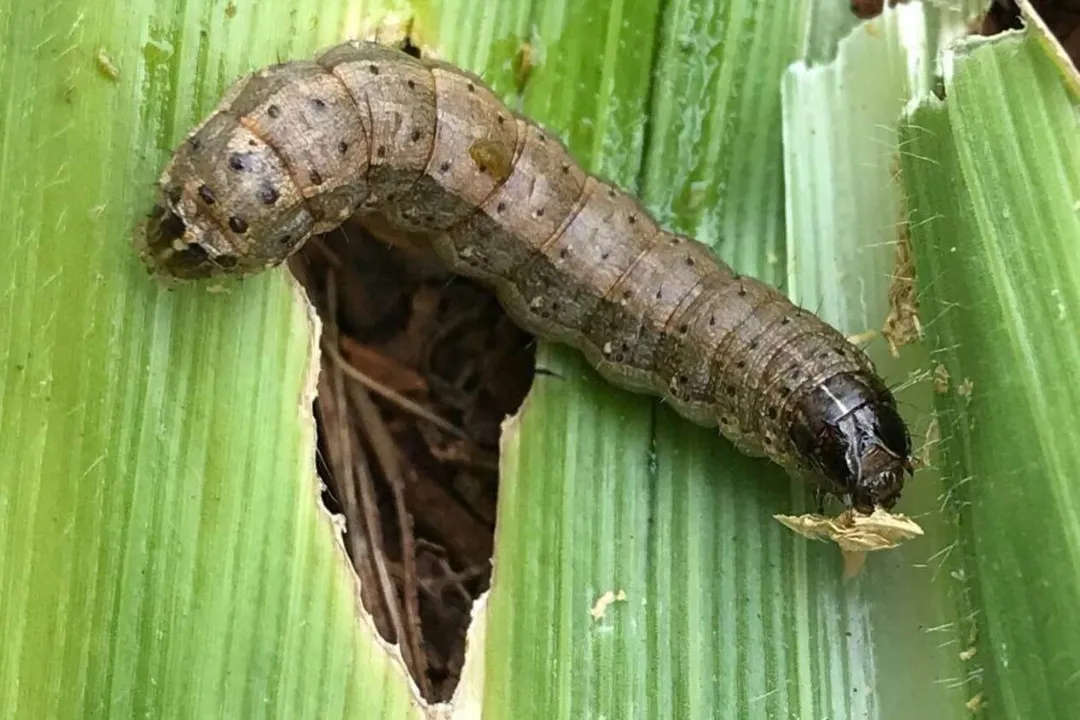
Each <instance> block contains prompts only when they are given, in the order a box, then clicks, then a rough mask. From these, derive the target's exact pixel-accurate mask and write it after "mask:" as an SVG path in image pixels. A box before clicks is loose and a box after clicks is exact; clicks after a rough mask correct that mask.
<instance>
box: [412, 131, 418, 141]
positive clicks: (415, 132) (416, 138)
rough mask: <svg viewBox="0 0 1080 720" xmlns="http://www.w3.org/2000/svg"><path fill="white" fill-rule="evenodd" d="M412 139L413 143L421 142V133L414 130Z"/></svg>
mask: <svg viewBox="0 0 1080 720" xmlns="http://www.w3.org/2000/svg"><path fill="white" fill-rule="evenodd" d="M410 137H411V138H412V141H413V142H417V141H419V140H420V131H419V130H413V131H412V135H411V136H410Z"/></svg>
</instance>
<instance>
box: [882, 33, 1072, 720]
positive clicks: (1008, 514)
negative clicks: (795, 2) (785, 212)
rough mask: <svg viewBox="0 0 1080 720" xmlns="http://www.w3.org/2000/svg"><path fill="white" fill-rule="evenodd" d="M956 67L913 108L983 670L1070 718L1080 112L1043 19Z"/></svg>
mask: <svg viewBox="0 0 1080 720" xmlns="http://www.w3.org/2000/svg"><path fill="white" fill-rule="evenodd" d="M946 60H947V62H946V63H945V67H946V69H947V73H946V76H945V99H944V101H942V100H939V99H938V98H935V97H930V98H927V99H924V100H922V101H921V102H919V103H917V104H915V105H913V106H912V108H911V110H910V112H909V113H908V116H907V118H906V122H905V123H904V125H903V127H902V133H901V145H902V147H903V169H904V179H905V187H906V189H907V193H908V201H909V205H910V209H911V223H910V226H911V237H912V244H913V247H914V251H915V257H916V259H917V271H918V278H919V294H920V299H921V304H922V308H923V310H922V314H923V317H924V320H925V327H926V332H927V342H928V344H929V345H930V347H931V350H932V353H933V355H932V356H933V361H934V363H935V370H936V375H937V377H938V385H939V392H938V393H937V394H936V395H935V402H934V406H935V408H936V411H937V419H938V422H939V424H940V436H941V442H940V464H941V468H942V473H943V475H944V476H945V478H946V487H947V499H948V503H947V505H948V508H949V511H950V513H952V514H954V515H955V516H956V517H957V518H958V527H959V536H958V542H957V544H956V546H955V548H954V551H955V552H954V554H955V555H958V556H959V557H960V561H961V563H962V567H963V570H964V572H963V575H962V576H960V578H959V579H961V580H962V581H963V583H964V584H965V586H966V595H967V597H968V599H969V602H970V604H971V606H972V609H973V610H974V611H975V612H974V619H975V630H976V633H975V634H974V635H973V636H972V640H971V643H972V645H971V652H972V653H973V654H974V660H973V663H974V666H975V667H974V669H973V672H977V673H979V674H980V675H982V676H983V677H984V683H985V686H986V695H985V700H986V703H987V707H988V708H989V709H990V710H991V711H993V712H994V714H995V715H1000V716H1001V717H1047V718H1049V717H1070V716H1071V715H1072V714H1073V713H1072V710H1071V708H1074V707H1076V704H1077V702H1078V701H1080V685H1078V684H1077V682H1076V680H1077V678H1078V677H1080V658H1078V657H1077V655H1076V648H1077V647H1078V646H1080V637H1078V636H1077V628H1076V624H1075V623H1074V622H1072V618H1073V616H1074V614H1075V610H1074V608H1075V607H1076V605H1077V602H1078V598H1080V595H1078V593H1080V585H1078V583H1077V572H1076V568H1077V567H1078V565H1080V535H1078V533H1077V527H1078V524H1077V514H1078V512H1080V496H1078V494H1077V491H1076V487H1077V485H1076V477H1077V472H1078V470H1080V454H1078V450H1077V445H1076V443H1075V431H1074V428H1075V427H1076V420H1077V407H1078V402H1080V396H1078V394H1077V389H1076V383H1075V381H1074V378H1073V374H1072V368H1073V367H1074V366H1075V365H1076V353H1077V351H1078V345H1077V341H1076V338H1077V337H1078V335H1080V333H1078V332H1077V331H1078V329H1080V325H1078V320H1077V317H1076V312H1075V309H1076V308H1077V306H1078V301H1080V295H1078V288H1077V284H1076V278H1077V277H1078V272H1080V254H1078V252H1077V246H1076V241H1077V238H1080V215H1078V213H1077V210H1078V208H1080V205H1078V200H1077V199H1078V198H1080V141H1078V134H1077V117H1078V115H1077V107H1076V105H1075V100H1072V99H1070V96H1069V94H1068V87H1069V81H1068V79H1067V78H1065V77H1063V75H1062V73H1061V72H1060V69H1059V68H1060V66H1059V65H1056V64H1055V62H1054V60H1053V59H1052V58H1051V57H1050V56H1049V54H1048V53H1047V50H1046V44H1045V43H1044V42H1043V39H1042V38H1040V37H1039V35H1038V31H1037V30H1029V31H1023V32H1016V33H1009V34H1007V35H1004V36H1001V37H999V38H995V39H994V40H992V41H985V40H981V41H974V40H973V41H968V42H965V43H964V44H962V45H959V46H958V47H956V48H955V49H953V50H952V51H950V52H949V53H948V54H947V56H946Z"/></svg>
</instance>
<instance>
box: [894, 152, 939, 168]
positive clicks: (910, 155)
mask: <svg viewBox="0 0 1080 720" xmlns="http://www.w3.org/2000/svg"><path fill="white" fill-rule="evenodd" d="M900 154H901V155H904V156H906V157H909V158H915V159H916V160H922V161H924V162H928V163H930V164H931V165H935V166H938V165H941V163H939V162H938V161H937V160H935V159H934V158H929V157H923V156H922V155H917V154H915V153H913V152H908V151H906V150H901V151H900Z"/></svg>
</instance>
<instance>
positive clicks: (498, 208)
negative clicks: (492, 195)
mask: <svg viewBox="0 0 1080 720" xmlns="http://www.w3.org/2000/svg"><path fill="white" fill-rule="evenodd" d="M505 210H506V203H503V202H501V203H499V204H498V205H496V206H495V212H497V213H501V212H504V211H505Z"/></svg>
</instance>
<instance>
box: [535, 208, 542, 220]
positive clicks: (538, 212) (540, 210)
mask: <svg viewBox="0 0 1080 720" xmlns="http://www.w3.org/2000/svg"><path fill="white" fill-rule="evenodd" d="M536 217H538V218H540V217H544V208H539V209H538V210H537V211H536Z"/></svg>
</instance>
